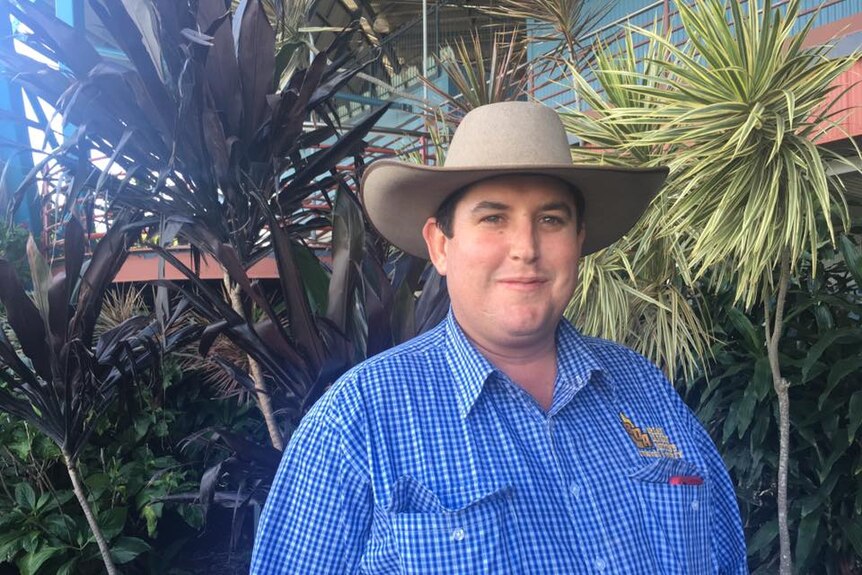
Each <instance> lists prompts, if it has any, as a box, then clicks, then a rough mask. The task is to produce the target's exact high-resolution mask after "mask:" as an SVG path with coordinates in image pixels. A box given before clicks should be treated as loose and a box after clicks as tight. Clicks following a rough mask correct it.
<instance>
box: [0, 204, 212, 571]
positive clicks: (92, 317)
mask: <svg viewBox="0 0 862 575" xmlns="http://www.w3.org/2000/svg"><path fill="white" fill-rule="evenodd" d="M146 223H147V222H145V221H143V220H140V218H134V217H126V216H120V217H118V218H117V221H116V223H115V225H114V227H113V228H112V229H111V230H110V231H109V232H108V233H107V234H106V235H105V237H104V238H103V239H102V240H101V241H100V242H99V243H98V245H97V246H96V249H95V250H94V252H93V255H92V257H91V258H90V260H89V261H88V262H87V263H86V265H85V262H84V259H85V258H84V249H85V236H84V231H83V228H82V227H81V225H80V224H79V223H78V220H77V219H74V218H72V219H70V220H69V221H68V222H67V223H66V225H65V242H64V246H65V261H64V270H63V271H60V272H59V273H58V274H56V275H52V274H51V271H50V268H49V266H48V263H47V262H46V260H45V259H44V257H43V256H42V254H41V253H40V252H39V250H38V249H37V248H36V244H35V242H33V240H32V239H31V240H30V243H29V245H28V256H29V259H30V272H31V274H32V278H33V295H32V299H31V298H30V296H28V294H27V293H26V292H25V291H24V288H23V286H22V284H21V282H20V280H19V278H18V275H17V273H15V271H14V269H13V268H12V266H11V264H10V263H9V262H8V261H6V260H4V259H0V301H2V303H3V305H4V306H5V308H6V317H5V319H6V321H7V322H8V327H9V328H10V329H11V331H12V333H13V334H14V338H15V340H14V341H13V340H12V339H11V338H10V337H9V336H8V335H7V333H6V326H3V329H0V410H2V411H4V412H6V413H9V414H11V415H13V416H15V417H18V418H21V419H23V420H24V421H26V422H28V423H30V424H32V425H33V426H34V427H36V428H37V429H39V430H40V431H41V432H42V433H44V434H45V435H46V436H48V437H49V438H51V440H53V441H54V442H55V443H56V444H57V446H58V447H59V448H60V451H61V453H62V455H63V459H64V460H65V463H66V468H67V471H68V474H69V478H70V480H71V482H72V487H73V490H74V492H75V496H76V497H77V499H78V502H79V504H80V505H81V508H82V510H83V512H84V515H85V517H86V519H87V522H88V523H89V526H90V529H91V530H92V533H93V535H94V537H95V539H96V543H97V544H98V546H99V550H100V552H101V554H102V558H103V561H104V563H105V567H106V569H107V571H108V573H111V574H112V575H113V574H114V573H116V572H117V571H116V567H115V566H114V561H113V559H112V556H111V550H110V549H109V547H108V542H107V541H106V539H105V537H104V536H103V535H102V531H101V529H100V527H99V525H98V523H97V521H96V518H95V516H94V514H93V511H92V509H91V508H90V505H89V502H88V500H87V495H86V493H85V491H84V486H83V484H82V482H81V478H80V476H79V473H78V468H77V458H78V455H79V453H80V452H81V449H82V448H83V446H84V445H85V444H86V442H87V440H88V438H89V437H90V435H91V434H92V432H93V430H94V428H95V426H96V425H98V424H99V423H100V421H101V417H102V416H103V415H104V414H105V413H106V411H107V410H108V409H109V408H110V407H111V406H112V405H114V403H115V401H116V400H117V397H118V394H119V393H120V391H121V389H122V388H123V386H126V385H128V384H129V382H130V381H131V380H132V379H133V378H134V377H135V375H136V374H137V373H140V372H141V371H142V370H145V369H147V368H149V367H152V366H153V365H155V364H156V362H157V361H158V359H159V357H160V355H161V353H162V352H163V351H170V350H171V349H173V348H174V347H175V346H177V345H181V344H182V343H184V342H185V341H187V340H188V339H190V338H194V337H196V336H197V334H198V333H199V330H200V328H198V327H196V326H187V327H185V328H182V329H179V330H176V331H173V332H172V333H170V334H169V335H166V334H165V333H164V332H163V331H162V329H161V327H160V323H161V324H162V325H169V324H170V323H172V322H171V321H169V320H168V318H162V320H163V321H162V322H160V321H159V320H157V319H155V318H150V317H147V316H146V315H135V316H132V317H130V318H128V319H127V320H125V321H123V322H122V323H120V324H119V325H117V326H116V327H114V328H113V329H110V330H107V331H105V332H104V333H103V334H102V335H101V336H99V337H94V333H95V330H96V323H97V319H98V317H99V311H100V309H101V306H102V300H103V298H104V296H105V292H106V290H107V289H108V287H109V286H110V285H111V282H112V281H113V279H114V277H115V276H116V274H117V272H118V271H119V269H120V267H121V266H122V264H123V262H124V261H125V259H126V256H127V255H128V249H129V246H130V245H131V243H132V242H133V241H134V240H136V239H137V237H138V236H139V234H140V230H141V227H142V226H143V225H145V224H146ZM149 223H151V224H152V223H153V222H152V221H150V222H149ZM176 317H177V316H176V315H175V316H174V318H173V319H176ZM165 320H168V321H165Z"/></svg>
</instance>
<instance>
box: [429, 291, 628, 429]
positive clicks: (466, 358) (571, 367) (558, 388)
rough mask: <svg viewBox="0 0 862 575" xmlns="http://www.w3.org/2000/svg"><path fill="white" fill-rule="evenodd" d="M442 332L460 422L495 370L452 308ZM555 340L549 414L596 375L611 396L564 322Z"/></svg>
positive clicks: (584, 348)
mask: <svg viewBox="0 0 862 575" xmlns="http://www.w3.org/2000/svg"><path fill="white" fill-rule="evenodd" d="M445 331H446V340H447V343H448V345H447V346H446V361H447V363H448V364H449V369H450V370H451V372H452V377H453V379H454V382H455V393H456V396H457V401H458V411H459V413H460V415H461V417H462V419H463V418H465V417H467V415H468V414H469V413H470V410H471V409H472V408H473V405H474V404H475V403H476V400H477V399H478V398H479V394H480V393H481V392H482V389H483V388H484V387H485V382H486V381H487V380H488V376H490V375H491V374H492V373H494V372H495V371H497V370H496V368H495V367H494V366H493V364H491V362H489V361H488V360H487V359H486V358H485V356H483V355H482V354H481V353H479V351H478V350H477V349H476V347H475V346H474V345H473V344H472V343H471V342H470V340H469V339H467V336H466V335H465V334H464V331H463V330H462V329H461V326H459V325H458V322H457V321H456V320H455V315H454V314H453V313H452V309H451V308H450V309H449V313H448V315H447V316H446V320H445ZM556 339H557V380H556V383H555V388H554V403H553V405H552V406H551V411H550V414H551V415H553V414H554V413H555V412H557V411H559V410H560V409H562V408H563V407H564V406H565V405H566V404H567V403H568V402H569V401H571V399H572V398H573V397H574V395H575V394H576V393H577V392H578V391H579V390H580V389H581V388H583V387H584V386H585V385H586V384H587V383H589V382H590V381H591V380H592V379H593V376H594V374H595V375H598V377H597V378H596V379H597V380H598V381H600V382H601V383H602V384H603V385H604V386H605V387H606V388H607V390H608V391H609V392H610V393H613V385H612V383H611V381H610V380H609V378H608V377H607V373H606V372H605V371H604V369H603V367H602V365H601V363H599V361H598V360H597V359H596V357H595V355H594V354H593V353H592V352H591V351H590V349H589V346H588V345H587V342H586V341H585V340H584V337H583V336H582V335H581V334H580V333H578V330H577V329H575V327H574V326H573V325H572V324H570V323H569V322H568V321H567V320H565V319H562V320H560V323H559V325H558V326H557V334H556ZM595 372H601V373H600V374H596V373H595Z"/></svg>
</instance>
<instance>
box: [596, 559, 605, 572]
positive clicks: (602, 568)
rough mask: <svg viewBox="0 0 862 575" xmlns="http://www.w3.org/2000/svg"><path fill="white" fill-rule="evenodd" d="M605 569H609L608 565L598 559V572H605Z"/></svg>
mask: <svg viewBox="0 0 862 575" xmlns="http://www.w3.org/2000/svg"><path fill="white" fill-rule="evenodd" d="M605 567H607V563H605V560H604V559H596V570H598V571H604V570H605Z"/></svg>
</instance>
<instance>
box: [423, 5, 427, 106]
mask: <svg viewBox="0 0 862 575" xmlns="http://www.w3.org/2000/svg"><path fill="white" fill-rule="evenodd" d="M422 75H423V76H425V77H426V78H427V77H428V0H422ZM422 99H423V100H425V101H426V102H427V101H428V85H427V84H425V82H423V83H422Z"/></svg>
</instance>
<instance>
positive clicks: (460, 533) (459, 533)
mask: <svg viewBox="0 0 862 575" xmlns="http://www.w3.org/2000/svg"><path fill="white" fill-rule="evenodd" d="M466 536H467V533H465V532H464V530H463V529H461V528H460V527H459V528H457V529H456V530H455V531H453V532H452V540H454V541H463V540H464V538H465V537H466Z"/></svg>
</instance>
